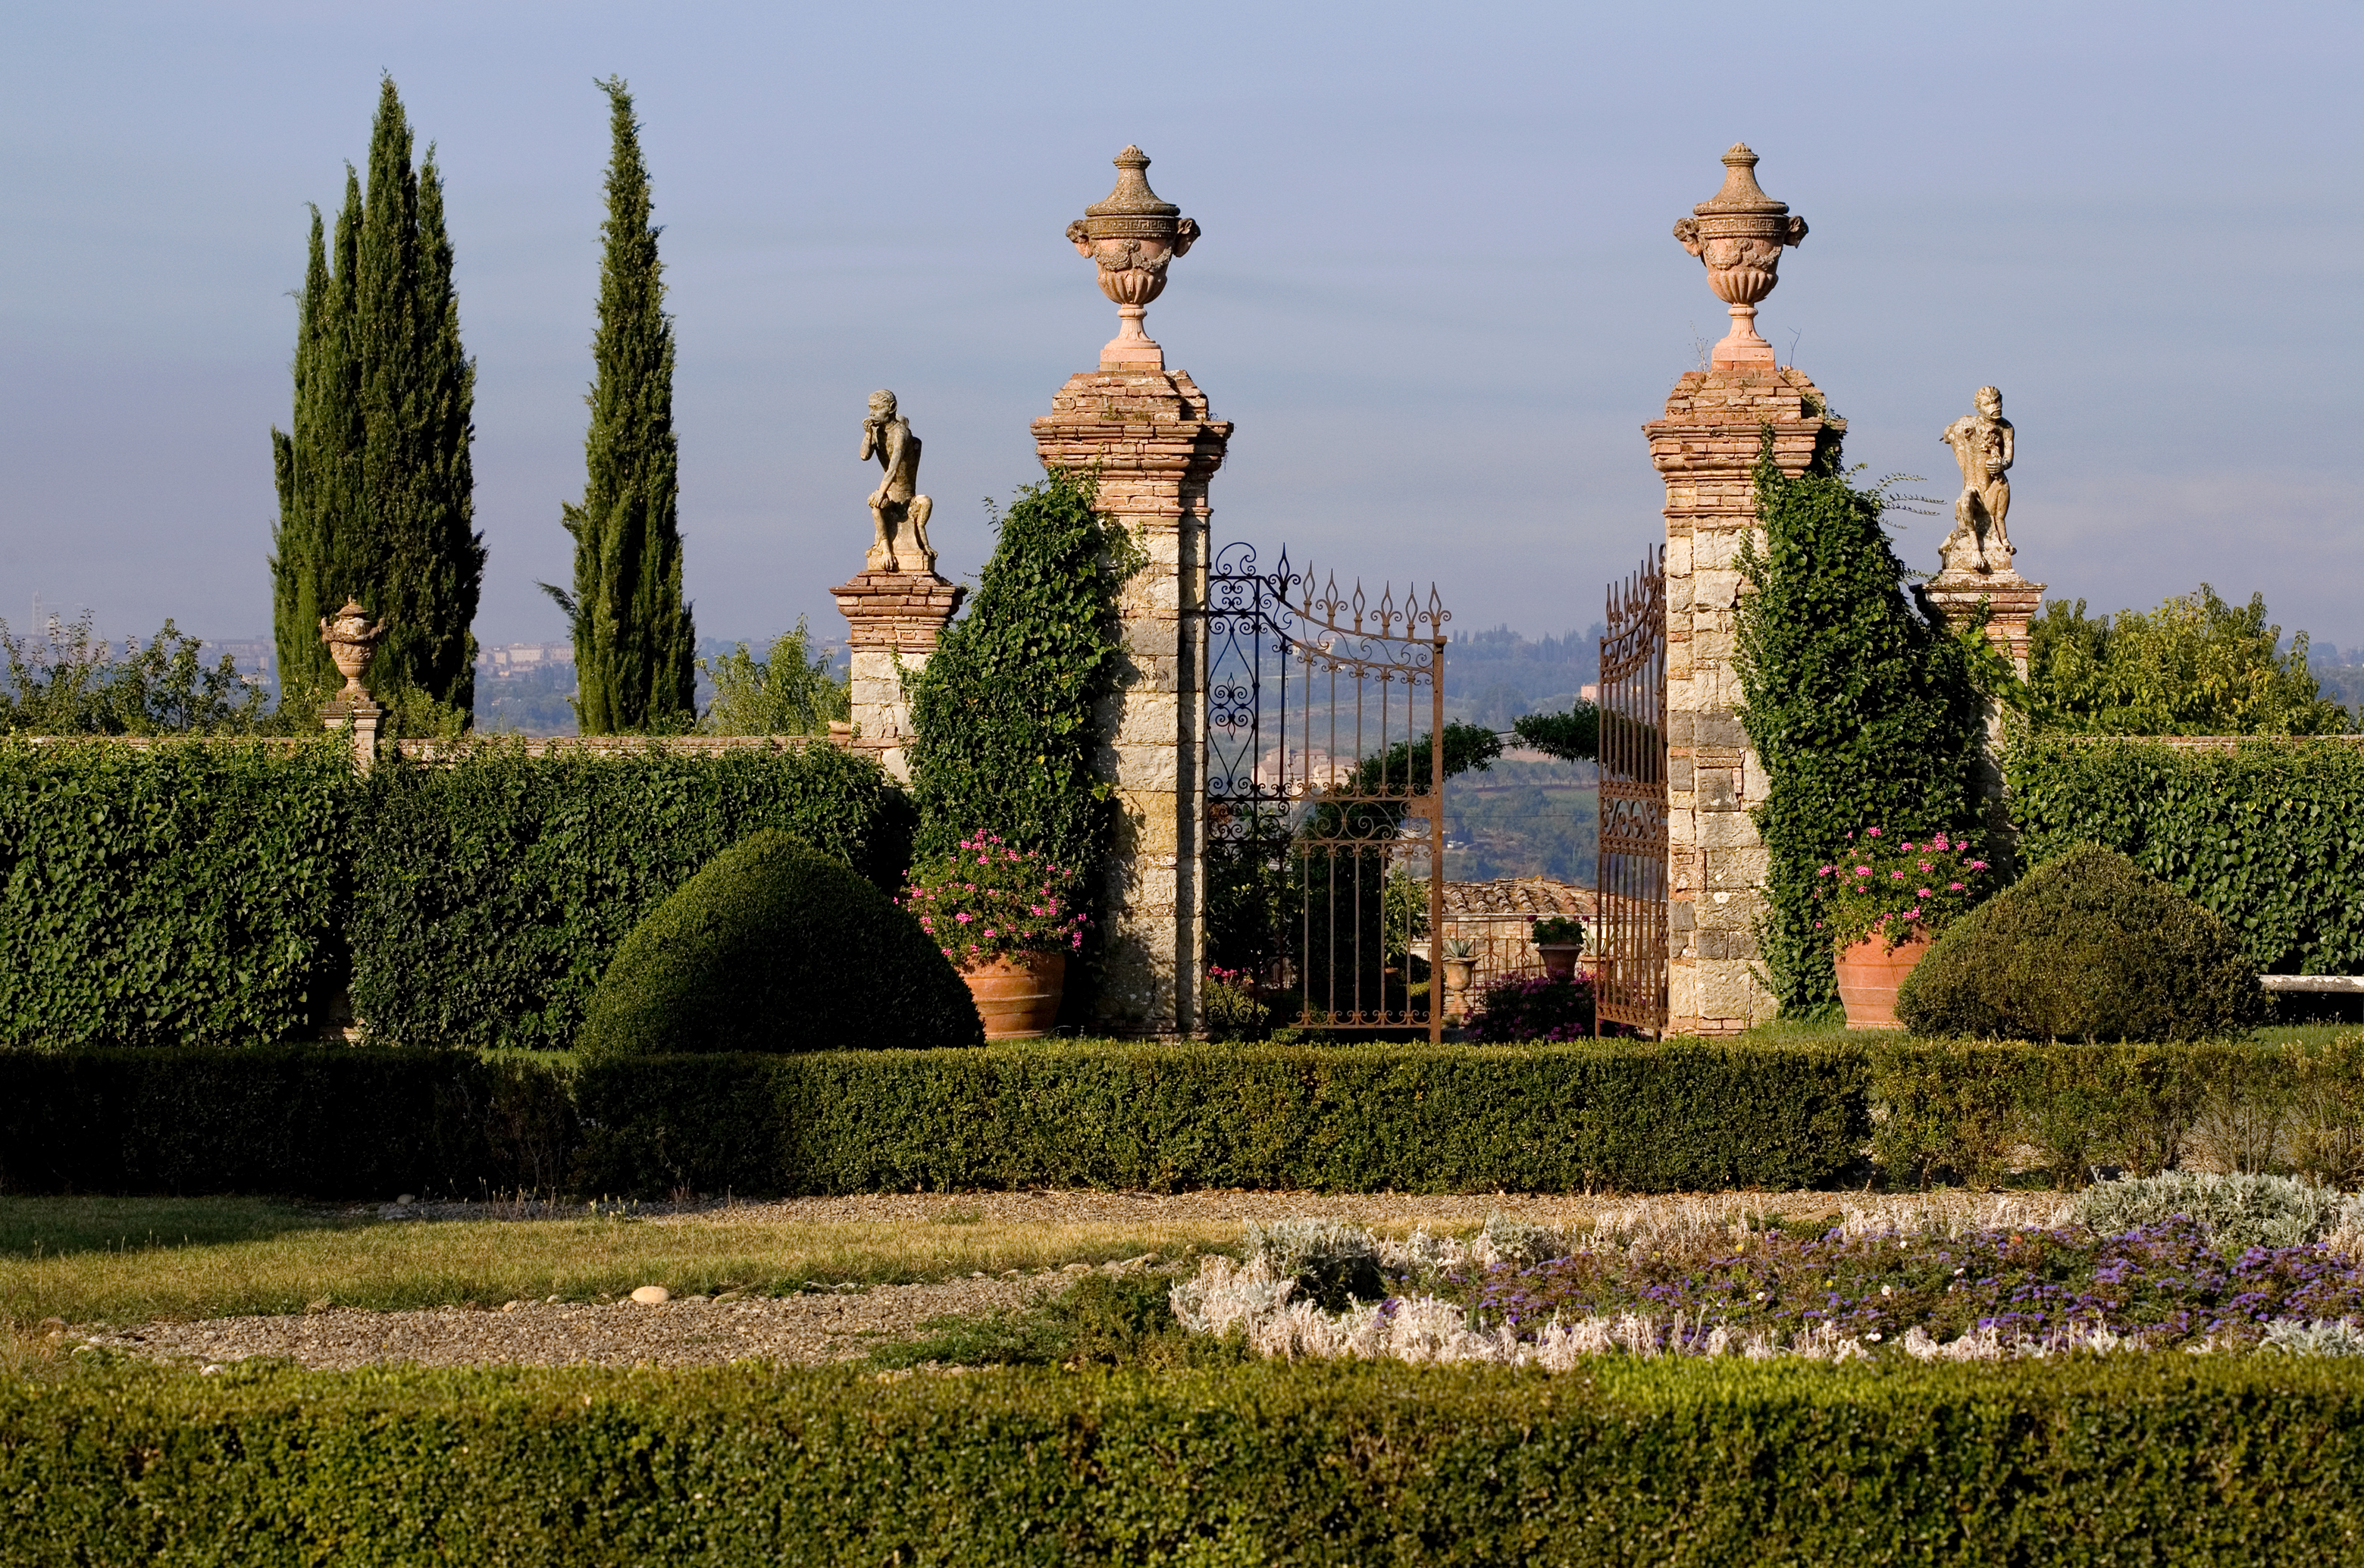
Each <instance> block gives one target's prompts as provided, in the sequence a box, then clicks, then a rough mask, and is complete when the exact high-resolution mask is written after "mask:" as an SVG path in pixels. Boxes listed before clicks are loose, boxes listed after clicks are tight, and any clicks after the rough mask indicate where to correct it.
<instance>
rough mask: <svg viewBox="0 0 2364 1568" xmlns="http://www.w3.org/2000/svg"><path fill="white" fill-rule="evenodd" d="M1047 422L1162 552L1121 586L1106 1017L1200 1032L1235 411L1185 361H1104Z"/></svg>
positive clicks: (1134, 1026) (1143, 542)
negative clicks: (1223, 498) (1212, 697)
mask: <svg viewBox="0 0 2364 1568" xmlns="http://www.w3.org/2000/svg"><path fill="white" fill-rule="evenodd" d="M1033 428H1034V445H1035V450H1036V451H1037V452H1038V453H1039V454H1040V455H1041V457H1042V460H1043V466H1045V467H1046V468H1071V469H1078V470H1087V471H1091V470H1096V471H1097V472H1098V476H1099V509H1100V511H1101V512H1102V513H1103V514H1105V515H1106V516H1108V517H1110V518H1111V519H1113V520H1114V521H1115V522H1117V523H1119V524H1120V525H1121V526H1122V527H1123V528H1124V529H1125V530H1126V532H1128V533H1129V534H1130V535H1131V536H1132V540H1133V543H1134V544H1135V545H1137V546H1139V547H1140V549H1141V550H1142V552H1143V555H1144V556H1145V557H1146V558H1147V559H1146V562H1145V563H1144V564H1143V566H1142V567H1141V569H1140V570H1139V571H1137V572H1135V573H1133V574H1132V577H1131V578H1130V579H1128V580H1127V581H1126V583H1125V585H1124V588H1123V591H1122V594H1121V601H1120V606H1121V614H1122V617H1123V622H1124V656H1123V663H1122V665H1121V671H1120V674H1119V677H1118V681H1119V691H1118V694H1117V695H1116V696H1115V698H1114V699H1113V700H1112V701H1111V703H1110V706H1109V708H1108V709H1107V711H1105V712H1103V713H1102V714H1101V715H1100V716H1099V726H1098V728H1099V732H1100V734H1101V735H1102V736H1104V737H1106V738H1107V739H1106V743H1105V744H1104V745H1103V747H1102V749H1101V752H1100V758H1099V763H1098V772H1099V775H1100V776H1101V777H1102V778H1104V779H1106V780H1108V781H1109V782H1110V784H1113V785H1115V787H1116V793H1117V798H1118V801H1119V803H1120V806H1121V812H1122V820H1121V826H1120V827H1119V828H1118V838H1117V846H1116V854H1115V857H1114V863H1113V864H1112V865H1111V867H1110V873H1109V879H1108V882H1107V884H1106V885H1105V886H1104V887H1103V888H1102V890H1101V898H1100V909H1101V920H1102V936H1103V938H1104V940H1105V943H1106V946H1105V948H1104V951H1105V953H1106V963H1105V967H1104V969H1103V971H1102V973H1101V978H1100V988H1099V1016H1098V1025H1099V1027H1101V1028H1104V1029H1109V1030H1110V1031H1111V1032H1115V1033H1121V1034H1154V1035H1172V1034H1188V1033H1189V1032H1191V1031H1192V1030H1194V1029H1196V1028H1197V1024H1198V1016H1199V986H1198V978H1199V973H1200V972H1201V970H1202V968H1203V966H1204V962H1205V909H1204V869H1205V868H1204V862H1203V858H1202V851H1201V847H1200V841H1199V834H1200V823H1201V817H1202V813H1203V811H1204V808H1205V803H1206V784H1205V769H1206V742H1207V738H1206V698H1205V692H1206V679H1207V646H1206V626H1205V622H1204V621H1203V619H1201V618H1200V617H1199V613H1198V612H1199V610H1200V608H1201V607H1202V606H1204V604H1205V602H1206V593H1207V562H1208V524H1207V518H1208V509H1207V482H1208V480H1209V479H1210V478H1211V477H1212V476H1213V474H1214V472H1215V470H1216V469H1217V468H1219V467H1221V465H1222V462H1223V452H1224V450H1225V447H1226V445H1227V444H1228V442H1229V441H1230V439H1231V434H1232V427H1231V425H1230V424H1229V423H1228V422H1227V421H1224V420H1219V419H1210V418H1209V417H1207V399H1206V395H1204V394H1203V393H1201V392H1200V391H1199V389H1198V387H1197V386H1195V385H1194V384H1192V383H1191V380H1190V378H1189V376H1188V374H1187V373H1183V372H1180V371H1166V370H1163V369H1159V368H1156V367H1154V366H1147V365H1143V366H1138V367H1132V366H1123V367H1118V366H1110V365H1106V364H1104V365H1103V367H1102V368H1101V369H1099V370H1097V371H1085V372H1082V373H1079V374H1077V375H1076V376H1073V377H1071V378H1070V379H1069V380H1068V382H1067V384H1066V385H1065V387H1063V388H1061V389H1060V391H1059V394H1058V395H1057V396H1056V397H1055V398H1054V399H1053V400H1052V404H1051V412H1050V414H1049V415H1047V416H1046V417H1043V418H1040V419H1037V420H1035V421H1034V426H1033Z"/></svg>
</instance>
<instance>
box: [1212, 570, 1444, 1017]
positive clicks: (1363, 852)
mask: <svg viewBox="0 0 2364 1568" xmlns="http://www.w3.org/2000/svg"><path fill="white" fill-rule="evenodd" d="M1206 615H1207V620H1208V643H1207V646H1208V682H1207V694H1208V698H1207V752H1208V757H1207V833H1206V838H1205V844H1206V854H1207V886H1208V905H1207V912H1208V939H1209V940H1208V957H1209V962H1211V963H1213V964H1214V965H1216V966H1217V967H1220V968H1225V969H1232V970H1238V971H1243V972H1245V974H1246V976H1247V980H1248V983H1249V984H1253V985H1254V987H1256V988H1257V989H1258V990H1259V991H1260V992H1262V993H1263V994H1264V995H1266V997H1268V998H1269V999H1270V1000H1271V1001H1273V1002H1274V1003H1276V1004H1277V1005H1278V1010H1279V1011H1280V1012H1281V1013H1284V1014H1288V1013H1293V1014H1294V1016H1293V1017H1289V1018H1276V1020H1275V1021H1277V1022H1293V1023H1295V1024H1296V1025H1297V1026H1298V1027H1299V1028H1300V1029H1352V1030H1357V1031H1366V1030H1376V1029H1405V1030H1409V1029H1422V1030H1425V1031H1426V1033H1427V1034H1428V1037H1429V1038H1430V1039H1431V1040H1441V1039H1443V1038H1444V1006H1442V1004H1443V1002H1444V995H1443V989H1444V988H1443V984H1442V976H1441V975H1440V974H1439V973H1437V969H1438V966H1437V965H1435V964H1433V963H1432V962H1429V945H1428V944H1429V941H1430V940H1432V937H1433V933H1435V932H1437V931H1439V930H1440V929H1442V928H1443V925H1444V749H1443V747H1442V746H1441V745H1439V744H1437V743H1436V738H1437V737H1440V736H1442V735H1443V733H1444V645H1445V637H1444V623H1445V622H1446V621H1447V620H1450V619H1451V618H1452V617H1451V615H1450V613H1449V612H1447V611H1446V610H1445V608H1444V606H1443V605H1442V604H1441V603H1440V602H1439V600H1438V598H1437V595H1436V592H1435V590H1434V589H1433V588H1431V589H1430V591H1429V594H1428V597H1427V599H1426V601H1425V602H1424V603H1423V602H1422V600H1421V599H1420V598H1419V596H1418V594H1417V591H1416V590H1409V589H1408V590H1407V591H1406V593H1405V596H1404V598H1403V599H1402V601H1401V602H1400V603H1399V602H1398V600H1397V599H1396V597H1395V595H1394V591H1393V590H1392V589H1391V588H1390V589H1388V591H1387V592H1385V593H1383V594H1382V595H1380V598H1379V600H1378V602H1377V604H1376V605H1374V604H1372V603H1370V602H1369V601H1368V600H1367V599H1366V595H1364V593H1363V590H1362V588H1361V586H1360V585H1359V584H1357V585H1356V586H1355V588H1354V590H1353V591H1352V593H1350V594H1344V595H1342V594H1341V593H1340V591H1339V588H1338V584H1337V579H1336V578H1335V576H1332V577H1329V578H1327V579H1324V580H1323V581H1322V584H1321V586H1320V587H1318V588H1317V587H1316V585H1315V580H1314V573H1313V571H1312V569H1311V568H1310V567H1308V568H1306V569H1305V570H1303V571H1301V572H1300V571H1299V570H1297V569H1296V568H1294V567H1292V566H1290V564H1289V562H1288V551H1287V550H1283V551H1282V552H1281V556H1280V561H1279V562H1278V564H1277V566H1275V568H1274V569H1273V570H1272V571H1271V572H1269V573H1263V572H1259V571H1258V570H1257V568H1256V555H1255V550H1254V548H1253V547H1251V546H1248V545H1244V544H1234V545H1230V546H1227V547H1226V548H1225V549H1224V550H1222V551H1221V553H1220V554H1219V555H1217V556H1216V558H1215V562H1214V569H1213V570H1212V571H1211V572H1210V573H1209V574H1208V594H1207V610H1206ZM1415 965H1418V966H1419V967H1418V968H1417V969H1415Z"/></svg>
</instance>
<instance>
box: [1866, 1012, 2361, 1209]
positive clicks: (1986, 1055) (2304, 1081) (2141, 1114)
mask: <svg viewBox="0 0 2364 1568" xmlns="http://www.w3.org/2000/svg"><path fill="white" fill-rule="evenodd" d="M1871 1097H1872V1101H1873V1104H1874V1106H1876V1107H1877V1108H1876V1110H1875V1112H1874V1116H1875V1122H1874V1129H1873V1134H1872V1153H1873V1158H1874V1160H1875V1161H1876V1162H1877V1163H1878V1164H1879V1166H1880V1168H1881V1169H1882V1170H1883V1171H1884V1172H1885V1173H1887V1175H1888V1179H1889V1181H1890V1183H1891V1184H1905V1185H1912V1184H1927V1183H1929V1182H1932V1181H1949V1182H1961V1183H1965V1184H1968V1185H1971V1186H1976V1187H1986V1186H1992V1185H1995V1184H1998V1183H2000V1182H2001V1181H2002V1179H2003V1177H2004V1175H2005V1174H2006V1173H2007V1172H2008V1170H2009V1167H2010V1162H2011V1160H2012V1157H2013V1153H2014V1152H2015V1151H2020V1150H2023V1149H2026V1148H2033V1149H2034V1150H2035V1152H2036V1154H2037V1156H2038V1160H2039V1162H2040V1165H2041V1168H2043V1169H2044V1170H2046V1172H2048V1173H2049V1174H2050V1175H2051V1176H2052V1178H2053V1182H2054V1184H2055V1185H2057V1186H2059V1187H2062V1188H2069V1187H2078V1186H2082V1185H2084V1184H2085V1183H2086V1181H2087V1180H2088V1179H2089V1177H2090V1175H2091V1168H2092V1167H2093V1166H2095V1165H2115V1166H2118V1167H2121V1168H2122V1169H2124V1170H2125V1171H2127V1172H2128V1173H2132V1174H2135V1175H2148V1174H2151V1173H2154V1172H2157V1171H2160V1170H2163V1169H2168V1168H2171V1167H2173V1166H2176V1165H2178V1164H2180V1163H2182V1162H2184V1161H2186V1160H2187V1159H2188V1158H2189V1157H2191V1155H2192V1154H2193V1153H2194V1152H2197V1151H2198V1150H2199V1147H2200V1146H2201V1145H2202V1144H2204V1145H2206V1146H2207V1148H2206V1152H2207V1153H2208V1154H2209V1155H2211V1156H2212V1157H2213V1162H2215V1163H2218V1164H2221V1165H2225V1166H2228V1167H2231V1168H2233V1169H2236V1170H2241V1171H2284V1170H2290V1171H2296V1172H2298V1173H2301V1174H2303V1175H2307V1176H2311V1177H2314V1178H2315V1179H2317V1180H2319V1181H2324V1182H2327V1183H2329V1184H2334V1185H2339V1186H2353V1185H2355V1184H2358V1182H2364V1034H2358V1035H2349V1036H2343V1037H2341V1038H2340V1039H2338V1040H2335V1041H2333V1042H2331V1043H2329V1044H2325V1045H2261V1044H2245V1043H2227V1042H2222V1041H2200V1042H2194V1043H2190V1044H2182V1045H2102V1046H2086V1045H2029V1044H2025V1043H2001V1044H1990V1043H1982V1042H1979V1043H1974V1042H1966V1041H1960V1042H1957V1041H1943V1040H1902V1041H1898V1042H1895V1043H1891V1044H1885V1045H1880V1046H1876V1047H1874V1048H1873V1051H1872V1060H1871Z"/></svg>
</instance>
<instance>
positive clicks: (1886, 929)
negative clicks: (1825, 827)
mask: <svg viewBox="0 0 2364 1568" xmlns="http://www.w3.org/2000/svg"><path fill="white" fill-rule="evenodd" d="M1991 870H1992V868H1991V867H1990V866H1989V865H1988V864H1987V862H1986V861H1985V859H1984V858H1983V857H1982V856H1981V854H1980V853H1979V846H1978V843H1977V841H1976V840H1971V839H1967V838H1964V837H1963V836H1962V835H1960V834H1958V833H1946V832H1944V831H1942V830H1941V831H1938V832H1935V833H1924V834H1920V835H1917V836H1914V837H1911V838H1907V837H1904V836H1903V835H1901V834H1897V833H1890V832H1887V831H1884V830H1883V829H1881V828H1865V829H1864V830H1863V831H1862V832H1861V833H1849V834H1848V835H1847V836H1846V841H1845V847H1844V848H1843V849H1842V850H1841V851H1840V852H1839V854H1838V855H1837V856H1836V857H1835V858H1834V859H1833V860H1832V861H1831V862H1829V863H1827V864H1825V865H1823V866H1821V867H1818V868H1817V869H1816V870H1815V873H1814V929H1816V930H1818V931H1822V932H1824V933H1826V934H1827V935H1828V936H1829V938H1830V940H1831V945H1832V946H1833V947H1836V948H1845V947H1851V946H1853V945H1854V944H1855V943H1857V942H1859V941H1862V940H1865V939H1866V938H1869V937H1882V938H1885V939H1886V941H1887V945H1888V946H1889V947H1890V948H1894V947H1895V946H1896V945H1897V944H1898V943H1899V942H1902V941H1908V940H1912V938H1914V937H1934V936H1935V935H1936V934H1937V933H1939V932H1940V931H1943V930H1944V929H1946V927H1947V926H1950V925H1952V924H1953V923H1954V922H1955V921H1956V920H1958V919H1960V918H1961V917H1963V916H1964V915H1967V914H1968V913H1969V911H1970V909H1971V908H1972V907H1973V906H1975V905H1976V904H1977V903H1978V902H1979V900H1980V899H1981V898H1983V897H1985V896H1986V895H1987V894H1988V892H1989V891H1990V888H1991V883H1992V880H1993V879H1992V877H1991V875H1990V872H1991Z"/></svg>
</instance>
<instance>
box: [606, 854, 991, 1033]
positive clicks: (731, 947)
mask: <svg viewBox="0 0 2364 1568" xmlns="http://www.w3.org/2000/svg"><path fill="white" fill-rule="evenodd" d="M984 1042H985V1026H984V1025H983V1024H982V1023H980V1022H978V1020H977V1016H976V1004H975V1003H973V1002H971V1001H970V1000H969V994H968V987H967V986H966V985H965V984H962V982H961V977H960V975H959V974H958V973H955V972H954V971H953V966H952V963H951V962H950V961H948V960H947V959H946V958H945V957H944V955H943V951H942V949H940V948H938V947H937V946H936V944H935V943H934V942H932V941H931V940H929V939H928V935H927V933H926V932H924V931H922V930H920V923H919V922H918V921H917V920H914V919H913V918H911V917H910V916H909V915H908V914H906V913H904V912H903V911H902V910H901V909H899V908H898V907H896V906H895V905H894V903H893V902H892V901H891V900H889V899H888V898H887V895H885V894H883V893H881V892H879V891H878V889H877V888H876V887H875V886H873V885H872V884H870V883H869V882H868V881H867V880H866V879H864V878H863V877H862V876H859V875H857V874H856V873H854V872H853V871H852V870H850V869H849V868H848V867H846V866H845V865H843V864H842V863H840V862H837V861H834V860H831V858H830V857H829V856H827V855H824V854H822V853H821V852H820V851H818V850H815V849H812V848H811V847H809V846H808V845H807V844H805V843H804V842H803V841H802V840H797V839H795V838H792V837H790V836H789V835H787V834H786V833H782V832H778V831H776V830H772V829H766V830H764V831H763V832H760V833H757V834H755V835H753V837H751V838H748V839H744V840H741V841H740V842H739V843H737V844H734V845H733V846H731V847H730V849H727V850H725V851H722V852H721V853H720V854H719V855H717V856H715V857H714V858H713V859H712V860H710V861H708V862H706V864H705V866H704V867H702V868H701V869H700V870H699V871H698V873H697V875H696V876H693V877H691V878H690V879H689V880H688V881H687V882H685V883H683V884H681V885H680V886H679V887H677V888H675V890H674V893H673V896H671V897H670V898H667V899H666V900H665V901H664V902H663V904H660V905H658V906H657V907H656V909H655V910H654V911H653V912H652V913H651V914H650V915H649V916H648V917H647V918H645V919H643V920H642V921H641V923H640V924H639V925H638V926H635V927H634V928H633V929H632V934H631V935H630V936H629V937H626V938H625V939H624V945H623V946H622V947H620V948H619V949H617V950H616V956H615V958H614V959H613V960H612V961H611V962H609V963H608V973H606V975H605V976H603V977H602V978H601V980H600V982H599V989H598V990H597V992H595V993H593V995H592V997H591V1006H590V1008H589V1011H588V1014H587V1016H586V1017H585V1019H584V1023H583V1032H582V1033H581V1034H580V1035H579V1036H577V1037H576V1040H575V1044H576V1047H577V1048H578V1049H579V1050H581V1051H583V1052H585V1054H586V1055H592V1056H635V1055H644V1054H650V1053H655V1052H664V1051H843V1050H855V1049H859V1050H875V1049H885V1048H910V1047H924V1046H939V1045H982V1044H983V1043H984Z"/></svg>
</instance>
